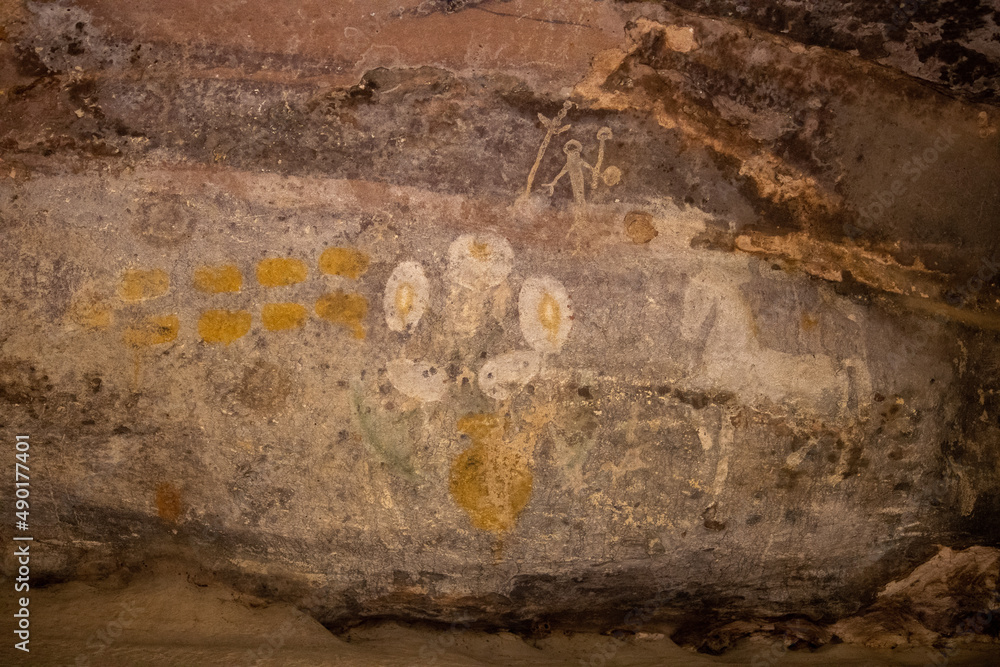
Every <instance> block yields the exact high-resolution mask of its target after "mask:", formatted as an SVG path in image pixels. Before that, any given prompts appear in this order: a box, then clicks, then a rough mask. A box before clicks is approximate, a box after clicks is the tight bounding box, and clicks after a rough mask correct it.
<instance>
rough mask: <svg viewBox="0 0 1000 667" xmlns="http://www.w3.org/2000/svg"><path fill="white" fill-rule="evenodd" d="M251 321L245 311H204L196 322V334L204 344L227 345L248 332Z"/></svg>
mask: <svg viewBox="0 0 1000 667" xmlns="http://www.w3.org/2000/svg"><path fill="white" fill-rule="evenodd" d="M252 319H253V318H252V316H251V315H250V313H249V312H247V311H245V310H206V311H205V312H203V313H202V314H201V318H199V320H198V334H199V335H200V336H201V339H202V340H203V341H205V342H206V343H225V344H226V345H229V344H230V343H232V342H233V341H234V340H236V339H237V338H242V337H243V336H245V335H246V334H247V333H248V332H249V331H250V322H251V321H252Z"/></svg>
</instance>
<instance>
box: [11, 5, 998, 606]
mask: <svg viewBox="0 0 1000 667" xmlns="http://www.w3.org/2000/svg"><path fill="white" fill-rule="evenodd" d="M738 4H739V3H702V2H679V3H675V4H665V3H662V4H661V3H612V2H596V3H574V2H564V3H552V2H534V1H530V0H526V1H523V2H522V1H515V2H497V3H474V2H469V3H454V2H423V3H420V4H418V3H379V2H375V3H372V2H365V3H361V2H343V3H338V4H337V6H336V7H335V8H332V9H331V8H329V7H327V6H325V5H323V4H322V3H314V2H306V1H303V2H289V3H282V4H281V5H274V4H273V3H266V2H257V1H250V2H244V3H240V4H238V5H236V4H234V5H225V6H221V5H220V6H205V5H204V3H196V2H185V1H178V2H171V3H162V2H155V3H154V2H146V1H137V2H132V3H129V4H128V5H121V4H120V3H112V2H105V1H104V0H77V1H75V2H28V3H25V4H18V3H14V4H11V5H8V6H7V8H6V9H5V10H4V11H6V12H7V15H6V16H5V17H4V18H5V21H6V23H5V29H4V32H3V34H2V35H0V36H2V37H3V41H2V42H0V57H2V62H0V77H2V80H3V85H2V88H3V90H2V103H0V119H2V120H0V158H2V164H0V179H2V180H0V234H2V238H3V261H2V263H0V304H2V308H3V319H2V320H0V402H2V405H3V410H2V412H0V429H2V432H3V433H4V434H5V435H4V437H5V439H6V440H11V439H13V435H14V434H22V433H24V434H29V435H30V437H31V442H32V450H31V451H32V463H33V468H32V471H33V473H32V474H33V477H32V494H33V495H32V497H33V498H34V499H36V500H35V503H36V504H34V505H33V509H34V512H33V514H32V516H33V520H32V531H33V535H34V536H35V539H36V540H37V542H38V550H37V555H36V559H37V560H36V561H35V569H34V572H35V576H37V577H40V578H41V580H42V581H43V582H56V581H65V580H72V579H88V578H100V577H103V576H107V575H109V574H111V573H114V572H118V571H121V570H122V569H125V570H128V569H137V568H141V567H142V564H143V563H145V562H147V561H151V560H154V559H156V558H176V559H184V560H187V561H189V562H190V563H191V567H192V568H193V569H194V570H197V571H199V572H201V574H199V575H198V576H203V577H211V578H218V579H222V580H225V581H227V582H228V583H232V584H233V585H236V586H238V587H241V588H243V589H245V590H248V591H253V592H254V593H255V594H257V595H261V596H262V597H265V598H267V599H274V600H285V601H290V602H292V603H294V604H296V605H298V606H300V607H303V608H307V609H308V610H310V612H312V613H313V614H314V615H315V616H316V617H317V618H319V619H320V620H322V621H324V622H326V623H328V624H333V623H336V622H339V621H341V620H343V619H353V618H361V617H383V616H398V617H404V618H429V619H444V620H448V619H454V618H457V617H459V615H469V614H471V615H472V616H473V617H475V618H476V619H477V620H479V621H481V622H483V623H487V624H497V625H505V626H510V625H512V624H514V625H516V624H519V623H530V622H531V621H532V620H533V619H538V618H549V617H551V618H557V619H560V620H561V621H562V622H573V623H578V624H587V623H600V622H608V620H609V619H614V618H616V617H617V616H623V615H624V614H625V613H627V611H628V610H629V609H630V608H633V607H634V605H635V604H636V603H637V602H638V601H643V600H647V601H648V600H650V599H652V600H655V602H656V604H655V609H656V613H658V614H662V615H664V616H671V615H674V616H678V617H680V618H697V619H705V618H710V619H730V618H747V617H773V616H781V615H787V614H801V615H804V616H808V617H810V618H813V619H815V620H823V621H833V620H836V619H838V618H843V617H846V616H850V615H852V614H857V613H860V612H863V611H864V610H865V609H866V608H868V606H869V605H870V604H871V603H872V602H873V601H874V600H875V598H876V596H877V594H878V593H879V591H880V590H882V589H883V588H884V587H885V586H886V584H888V583H890V582H892V581H894V580H901V579H903V578H904V577H906V576H907V575H908V574H909V573H910V572H912V571H913V570H914V568H916V567H917V566H918V565H919V564H921V563H923V562H925V561H928V560H929V559H930V558H931V557H932V556H933V555H934V554H935V553H937V552H938V550H939V548H940V547H941V546H946V547H950V548H955V549H964V548H967V547H969V546H972V545H980V546H986V547H995V546H997V540H998V532H997V523H996V511H997V509H998V498H1000V496H998V495H997V481H998V480H997V470H998V468H997V465H998V461H997V442H998V433H1000V404H998V400H1000V395H998V391H1000V386H998V385H997V379H996V378H997V372H996V371H997V366H998V361H997V354H996V349H997V348H996V341H997V331H998V329H1000V317H998V312H1000V311H998V306H1000V299H998V297H1000V293H998V284H997V275H998V270H1000V248H998V243H997V239H998V235H997V231H998V223H1000V216H998V211H1000V205H998V204H1000V180H998V174H1000V171H998V167H1000V152H998V146H1000V144H998V140H1000V135H998V133H997V131H996V127H997V122H998V121H997V109H996V106H995V103H996V100H995V91H996V85H995V84H996V80H995V79H996V71H997V70H996V68H995V66H994V65H995V64H996V61H997V53H996V46H995V44H992V43H991V42H990V39H992V40H993V42H995V41H996V35H997V29H996V16H997V9H996V7H993V6H991V5H989V4H988V3H979V5H978V9H976V10H975V11H972V10H969V11H968V12H965V13H962V14H960V15H956V16H953V17H952V18H943V17H941V16H939V15H938V14H936V13H934V12H932V11H931V9H930V6H931V4H935V3H923V4H920V5H919V8H918V11H917V12H916V13H914V14H913V15H912V21H911V23H908V24H907V26H904V27H902V28H897V27H895V26H894V24H892V25H889V23H891V22H892V19H891V17H890V18H889V19H886V18H885V16H884V14H885V12H886V11H888V10H886V9H883V10H880V12H881V13H879V14H878V15H877V16H876V15H875V14H872V15H871V16H869V15H868V14H865V13H864V12H862V13H857V14H856V15H854V16H853V18H852V19H851V21H855V22H857V21H860V22H862V23H863V25H864V31H862V32H860V33H859V32H858V31H856V30H853V29H852V28H851V25H853V24H852V23H851V22H850V21H848V20H847V19H842V18H836V20H835V19H834V18H830V17H837V16H842V13H841V14H837V13H836V12H834V11H833V9H829V10H819V11H816V12H814V13H812V14H808V15H807V16H805V17H803V15H802V14H801V12H798V13H796V12H797V10H796V7H798V6H799V5H803V4H804V3H795V2H776V3H769V5H770V6H772V7H777V8H784V9H782V11H784V12H785V13H784V14H781V16H782V17H783V18H782V19H781V20H780V21H778V20H777V19H776V18H775V16H776V15H775V14H773V13H772V14H761V13H760V12H756V13H754V12H749V13H748V12H741V11H736V10H731V9H730V8H729V5H733V6H735V5H738ZM810 4H819V5H821V6H822V7H833V5H832V3H810ZM941 4H947V3H941ZM838 7H839V4H838ZM774 11H778V10H777V9H775V10H774ZM817 21H818V22H819V23H818V24H817ZM887 21H888V22H889V23H887ZM921 21H922V22H923V23H920V22H921ZM935 21H938V23H937V24H935V23H934V22H935ZM955 21H958V22H959V23H960V24H961V25H962V26H965V25H966V23H969V25H972V24H973V23H974V24H975V25H974V26H973V27H969V28H968V29H965V28H963V30H964V32H961V34H960V35H959V34H954V35H953V34H952V33H953V32H955V30H957V29H956V28H954V27H953V26H952V23H954V22H955ZM918 23H920V25H925V24H926V25H932V24H933V25H936V26H937V28H938V32H937V33H931V35H932V37H933V35H937V34H940V35H942V36H944V37H945V38H946V39H951V40H952V41H950V42H945V43H946V44H952V45H955V46H954V49H964V50H963V51H962V53H963V54H965V56H963V57H966V60H968V62H969V63H971V64H967V65H963V64H962V63H964V62H966V61H961V60H959V61H955V62H951V61H949V60H948V59H947V57H945V56H943V55H941V54H942V53H944V51H943V50H942V49H938V50H937V51H935V53H936V54H937V55H936V56H935V57H936V58H937V60H933V59H931V58H930V56H928V57H926V58H923V57H919V58H918V56H915V55H913V54H920V53H923V51H924V50H926V48H927V47H926V45H924V44H923V43H922V42H920V43H917V42H916V41H914V40H917V37H915V36H914V35H913V34H911V32H909V31H911V24H912V26H917V27H919V26H918V25H917V24H918ZM783 25H784V26H785V27H782V26H783ZM817 25H818V27H817ZM802 26H806V27H802ZM828 26H836V30H834V29H833V28H830V29H828ZM917 27H913V28H912V29H913V30H916V29H917ZM973 28H974V30H973ZM949 31H951V32H949ZM921 34H925V33H921ZM849 35H855V37H853V38H850V37H849ZM858 35H860V36H858ZM865 35H868V36H869V37H870V36H872V35H879V36H880V37H879V38H878V39H875V38H874V37H871V38H869V37H865ZM907 35H909V36H907ZM949 35H950V37H948V36H949ZM990 35H992V37H990ZM821 37H822V38H821ZM876 42H877V44H876ZM976 49H981V50H978V51H977V50H976ZM971 53H975V54H978V55H975V56H973V55H969V54H971ZM914 58H917V60H914ZM980 62H985V63H987V65H983V66H982V67H980V65H978V64H976V63H980ZM977 68H978V69H977ZM550 183H551V186H550V185H549V184H550ZM5 530H6V529H5ZM5 557H6V555H5ZM994 564H995V563H994ZM13 568H14V565H13V562H12V561H5V569H6V570H7V573H9V572H13Z"/></svg>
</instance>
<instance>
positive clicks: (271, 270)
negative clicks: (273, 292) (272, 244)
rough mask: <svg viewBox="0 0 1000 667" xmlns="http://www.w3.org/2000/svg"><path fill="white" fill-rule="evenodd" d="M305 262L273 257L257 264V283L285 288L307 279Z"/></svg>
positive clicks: (307, 270)
mask: <svg viewBox="0 0 1000 667" xmlns="http://www.w3.org/2000/svg"><path fill="white" fill-rule="evenodd" d="M308 273H309V269H307V268H306V265H305V262H303V261H302V260H299V259H291V258H287V257H271V258H268V259H262V260H260V262H258V263H257V282H259V283H260V284H261V285H263V286H265V287H285V286H287V285H295V284H296V283H300V282H302V281H303V280H305V279H306V276H307V275H308Z"/></svg>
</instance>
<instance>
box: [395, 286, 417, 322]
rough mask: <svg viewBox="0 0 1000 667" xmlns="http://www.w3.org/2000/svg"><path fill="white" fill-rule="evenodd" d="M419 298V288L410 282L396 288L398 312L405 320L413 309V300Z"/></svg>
mask: <svg viewBox="0 0 1000 667" xmlns="http://www.w3.org/2000/svg"><path fill="white" fill-rule="evenodd" d="M416 298H417V290H415V289H413V285H411V284H410V283H403V284H402V285H400V286H399V287H398V288H397V289H396V312H398V313H399V316H400V317H401V318H402V319H403V320H404V321H405V320H406V318H407V317H408V316H409V314H410V311H411V310H413V302H414V301H415V300H416Z"/></svg>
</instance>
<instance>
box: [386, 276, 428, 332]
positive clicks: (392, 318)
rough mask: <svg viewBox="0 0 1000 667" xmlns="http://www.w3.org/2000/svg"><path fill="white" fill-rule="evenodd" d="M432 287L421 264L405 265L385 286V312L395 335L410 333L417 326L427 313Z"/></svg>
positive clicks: (387, 321)
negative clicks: (425, 312)
mask: <svg viewBox="0 0 1000 667" xmlns="http://www.w3.org/2000/svg"><path fill="white" fill-rule="evenodd" d="M429 301H430V287H429V285H428V282H427V276H426V275H424V270H423V268H422V267H421V266H420V264H419V263H417V262H402V263H401V264H399V265H398V266H397V267H396V268H395V269H394V270H393V272H392V275H390V276H389V280H388V282H386V284H385V292H384V294H383V298H382V308H383V310H384V311H385V322H386V324H387V325H388V326H389V329H390V330H391V331H409V330H411V329H413V327H415V326H417V323H418V322H420V318H421V317H423V316H424V311H425V310H427V304H428V303H429Z"/></svg>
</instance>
